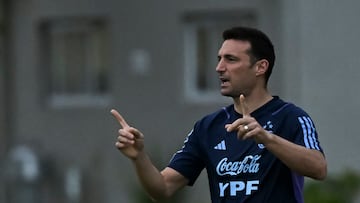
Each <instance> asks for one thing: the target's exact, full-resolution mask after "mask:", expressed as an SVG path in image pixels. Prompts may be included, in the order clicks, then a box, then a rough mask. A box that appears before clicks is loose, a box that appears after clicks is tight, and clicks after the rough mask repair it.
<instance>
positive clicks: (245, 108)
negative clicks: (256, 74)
mask: <svg viewBox="0 0 360 203" xmlns="http://www.w3.org/2000/svg"><path fill="white" fill-rule="evenodd" d="M240 106H241V112H242V114H243V117H249V116H250V113H249V108H248V106H247V105H246V102H245V96H244V95H243V94H241V95H240Z"/></svg>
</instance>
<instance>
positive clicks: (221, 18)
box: [183, 10, 256, 103]
mask: <svg viewBox="0 0 360 203" xmlns="http://www.w3.org/2000/svg"><path fill="white" fill-rule="evenodd" d="M183 22H184V25H185V32H184V40H185V48H184V50H185V53H184V56H185V74H184V75H185V77H184V90H185V97H186V99H187V100H188V101H190V102H212V103H214V102H225V101H226V98H225V97H223V96H221V94H220V91H219V87H220V86H219V85H220V81H219V80H218V76H217V73H216V71H215V68H216V64H217V54H218V49H219V48H220V46H221V43H222V32H223V30H225V29H227V28H230V27H233V26H239V25H244V26H255V25H256V16H255V14H254V12H252V11H249V10H245V11H238V10H237V11H226V12H198V13H197V12H194V13H187V14H185V15H184V18H183Z"/></svg>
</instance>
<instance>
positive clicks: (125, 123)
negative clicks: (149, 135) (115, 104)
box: [110, 109, 130, 128]
mask: <svg viewBox="0 0 360 203" xmlns="http://www.w3.org/2000/svg"><path fill="white" fill-rule="evenodd" d="M110 113H111V114H112V115H113V116H114V117H115V118H116V120H117V121H118V122H119V124H120V125H121V127H123V128H128V127H130V126H129V125H128V124H127V122H126V121H125V119H124V118H123V117H122V116H121V115H120V114H119V112H117V111H116V110H115V109H111V111H110Z"/></svg>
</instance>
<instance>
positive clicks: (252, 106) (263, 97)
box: [233, 90, 273, 114]
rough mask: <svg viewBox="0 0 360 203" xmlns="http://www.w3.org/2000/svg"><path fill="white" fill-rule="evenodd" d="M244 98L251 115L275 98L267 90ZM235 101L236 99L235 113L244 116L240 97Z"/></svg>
mask: <svg viewBox="0 0 360 203" xmlns="http://www.w3.org/2000/svg"><path fill="white" fill-rule="evenodd" d="M244 96H245V104H246V105H247V109H248V110H249V113H251V112H253V111H255V110H256V109H258V108H260V107H261V106H263V105H264V104H266V103H268V102H269V101H270V100H271V99H273V96H272V95H271V94H270V93H269V92H268V91H266V90H265V91H262V92H258V93H252V94H250V95H244ZM233 99H234V108H235V111H236V112H238V113H240V114H243V112H241V104H240V97H237V98H233Z"/></svg>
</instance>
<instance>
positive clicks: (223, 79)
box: [219, 77, 229, 85]
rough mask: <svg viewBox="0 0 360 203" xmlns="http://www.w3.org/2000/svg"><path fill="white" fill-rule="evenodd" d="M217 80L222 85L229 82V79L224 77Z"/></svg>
mask: <svg viewBox="0 0 360 203" xmlns="http://www.w3.org/2000/svg"><path fill="white" fill-rule="evenodd" d="M219 79H220V81H221V84H222V85H223V84H225V83H227V82H229V79H227V78H224V77H220V78H219Z"/></svg>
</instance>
